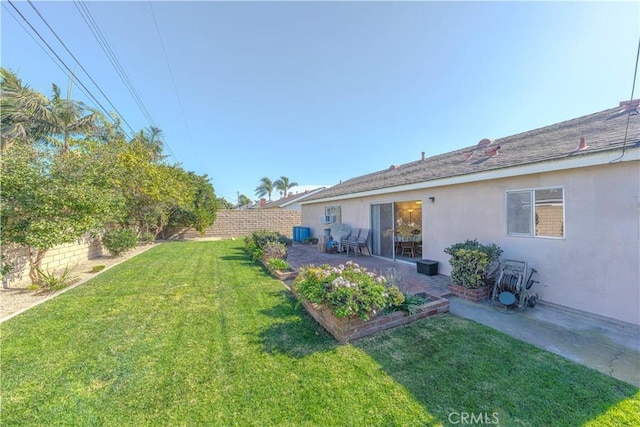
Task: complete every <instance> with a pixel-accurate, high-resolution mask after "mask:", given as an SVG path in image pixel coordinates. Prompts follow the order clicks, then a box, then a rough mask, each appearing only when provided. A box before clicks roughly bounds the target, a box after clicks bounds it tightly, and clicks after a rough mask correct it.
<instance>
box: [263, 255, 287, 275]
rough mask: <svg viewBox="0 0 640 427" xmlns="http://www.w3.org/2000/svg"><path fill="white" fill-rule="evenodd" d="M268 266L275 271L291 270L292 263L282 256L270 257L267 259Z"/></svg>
mask: <svg viewBox="0 0 640 427" xmlns="http://www.w3.org/2000/svg"><path fill="white" fill-rule="evenodd" d="M267 268H268V269H269V271H271V272H272V273H273V272H274V271H276V270H278V271H289V270H291V265H289V263H288V262H287V261H285V260H284V259H282V258H269V259H268V260H267Z"/></svg>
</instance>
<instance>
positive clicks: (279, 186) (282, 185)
mask: <svg viewBox="0 0 640 427" xmlns="http://www.w3.org/2000/svg"><path fill="white" fill-rule="evenodd" d="M273 186H274V187H275V189H276V190H278V191H280V192H281V193H282V194H283V197H287V192H288V191H289V190H290V189H291V188H293V187H297V186H298V183H297V182H289V178H288V177H286V176H281V177H280V179H276V180H275V181H274V182H273Z"/></svg>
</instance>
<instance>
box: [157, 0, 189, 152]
mask: <svg viewBox="0 0 640 427" xmlns="http://www.w3.org/2000/svg"><path fill="white" fill-rule="evenodd" d="M149 9H151V15H152V16H153V22H154V23H155V25H156V31H157V32H158V38H159V39H160V46H162V52H163V53H164V59H165V61H166V62H167V68H168V69H169V76H170V77H171V83H172V84H173V90H174V91H175V93H176V98H177V99H178V106H179V107H180V112H181V113H182V120H184V126H185V128H186V130H187V135H189V141H190V142H191V143H193V138H192V137H191V130H190V129H189V124H188V123H187V116H186V115H185V113H184V108H183V106H182V100H181V99H180V93H179V92H178V87H177V86H176V80H175V78H174V77H173V71H172V70H171V64H170V63H169V57H168V56H167V50H166V49H165V47H164V42H163V41H162V34H160V26H159V25H158V20H157V19H156V14H155V12H154V11H153V6H152V4H151V2H150V1H149ZM167 148H169V151H171V147H169V146H168V145H167ZM174 157H175V156H174Z"/></svg>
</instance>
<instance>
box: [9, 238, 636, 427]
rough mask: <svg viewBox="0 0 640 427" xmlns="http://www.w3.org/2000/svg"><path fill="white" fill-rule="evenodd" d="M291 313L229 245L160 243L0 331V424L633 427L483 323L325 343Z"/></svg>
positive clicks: (605, 384) (562, 364) (619, 385)
mask: <svg viewBox="0 0 640 427" xmlns="http://www.w3.org/2000/svg"><path fill="white" fill-rule="evenodd" d="M303 310H304V309H303V308H302V307H298V308H296V305H295V302H294V301H293V299H292V298H291V297H290V295H289V294H288V292H287V291H286V290H285V289H284V288H283V286H282V284H281V283H280V282H278V281H276V280H274V279H272V278H270V277H269V276H268V275H267V274H266V272H265V270H264V268H262V267H261V266H258V265H256V264H254V263H252V262H250V261H248V260H247V259H246V257H245V256H244V254H243V253H242V250H241V243H240V242H238V241H233V242H231V241H226V242H188V243H183V242H180V243H170V244H163V245H160V246H158V247H157V248H154V249H152V250H150V251H147V252H145V253H143V254H141V255H139V256H137V257H135V258H133V259H131V260H129V261H127V262H125V263H123V264H120V265H118V266H116V267H114V268H112V269H110V270H108V271H106V272H104V273H102V274H101V275H99V276H98V277H96V278H94V279H92V280H91V281H89V282H87V283H86V284H84V285H82V286H79V287H77V288H75V289H73V290H71V291H69V292H67V293H65V294H62V295H60V296H58V297H56V298H55V299H53V300H51V301H49V302H47V303H45V304H42V305H40V306H38V307H36V308H34V309H32V310H29V311H27V312H26V313H24V314H22V315H20V316H17V317H15V318H13V319H11V320H9V321H7V322H5V323H4V324H2V343H1V344H2V348H1V356H2V360H1V362H2V366H1V368H2V369H1V374H0V375H1V383H0V384H1V398H2V401H1V404H2V408H1V410H2V411H1V412H0V417H1V422H2V425H3V426H11V425H16V426H25V425H47V426H50V425H74V426H75V425H82V426H86V425H113V426H120V425H135V426H144V425H194V426H195V425H198V426H200V425H241V426H245V425H255V426H270V425H323V426H324V425H340V426H343V425H354V426H370V425H402V426H404V425H448V424H449V414H451V413H461V412H467V413H475V414H478V413H481V412H487V413H489V414H490V416H491V413H493V412H495V413H496V414H497V417H498V419H499V421H500V425H519V426H520V425H524V426H526V425H531V426H540V425H569V426H573V425H575V426H578V425H584V424H589V423H591V424H593V425H611V426H613V425H638V424H639V423H640V418H639V416H638V414H639V413H640V393H639V391H638V389H637V388H635V387H633V386H631V385H628V384H626V383H623V382H620V381H618V380H615V379H613V378H610V377H607V376H605V375H602V374H600V373H598V372H597V371H594V370H591V369H588V368H585V367H582V366H579V365H576V364H573V363H571V362H568V361H565V360H564V359H562V358H560V357H558V356H555V355H553V354H551V353H548V352H545V351H542V350H539V349H536V348H535V347H532V346H530V345H527V344H524V343H521V342H519V341H517V340H514V339H511V338H510V337H507V336H505V335H503V334H500V333H498V332H495V331H493V330H491V329H488V328H486V327H483V326H482V325H478V324H476V323H473V322H469V321H466V320H461V319H458V318H455V317H453V316H442V317H438V318H431V319H426V320H424V321H420V322H417V323H415V324H413V325H411V326H408V327H405V328H400V329H397V330H394V331H389V332H386V333H383V334H380V335H377V336H375V337H372V338H366V339H363V340H359V341H357V342H356V343H354V344H349V345H339V344H337V342H335V341H334V340H333V339H332V338H331V337H330V336H329V335H328V334H326V333H325V332H324V330H323V329H322V328H321V327H320V326H319V325H317V324H316V323H315V322H314V321H313V320H312V319H311V318H310V317H308V316H307V315H306V314H305V313H304V311H303ZM451 420H453V421H454V422H455V421H457V418H455V416H454V417H453V418H451ZM458 425H460V424H458Z"/></svg>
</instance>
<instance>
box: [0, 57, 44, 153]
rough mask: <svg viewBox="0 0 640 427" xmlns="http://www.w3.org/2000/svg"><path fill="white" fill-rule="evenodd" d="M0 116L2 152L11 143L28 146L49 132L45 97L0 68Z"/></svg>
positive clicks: (14, 75)
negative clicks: (0, 120)
mask: <svg viewBox="0 0 640 427" xmlns="http://www.w3.org/2000/svg"><path fill="white" fill-rule="evenodd" d="M0 77H1V92H0V115H1V119H2V153H3V154H4V152H5V148H7V147H8V146H10V145H11V144H13V143H14V142H18V143H23V144H28V145H31V144H33V143H34V142H35V141H38V140H40V139H42V138H44V136H46V134H47V132H48V130H49V129H48V127H47V123H48V122H49V121H50V120H51V118H50V115H51V112H50V111H49V110H48V109H47V105H48V100H47V98H46V97H45V96H44V95H43V94H41V93H39V92H36V91H34V90H32V89H30V88H29V87H28V86H25V85H23V84H22V81H21V80H20V79H19V78H18V76H17V75H16V74H15V73H14V72H12V71H9V70H7V69H5V68H0Z"/></svg>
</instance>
